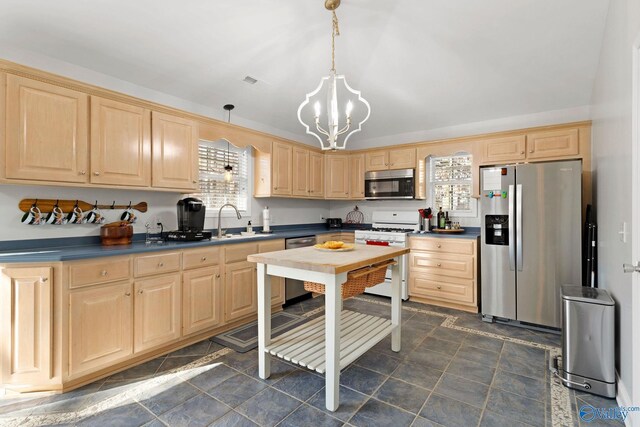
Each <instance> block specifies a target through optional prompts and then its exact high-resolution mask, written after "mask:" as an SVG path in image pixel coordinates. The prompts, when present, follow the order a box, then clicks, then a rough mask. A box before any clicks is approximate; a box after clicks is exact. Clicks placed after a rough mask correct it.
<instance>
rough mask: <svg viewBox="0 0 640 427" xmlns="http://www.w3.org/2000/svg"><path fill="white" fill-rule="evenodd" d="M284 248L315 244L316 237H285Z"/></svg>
mask: <svg viewBox="0 0 640 427" xmlns="http://www.w3.org/2000/svg"><path fill="white" fill-rule="evenodd" d="M284 244H285V249H296V248H304V247H307V246H313V245H315V244H316V237H315V236H310V237H300V238H295V239H286V240H285V243H284Z"/></svg>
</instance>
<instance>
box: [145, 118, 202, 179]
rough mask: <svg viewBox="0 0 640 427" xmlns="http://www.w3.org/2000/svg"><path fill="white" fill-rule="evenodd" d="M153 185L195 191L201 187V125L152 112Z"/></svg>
mask: <svg viewBox="0 0 640 427" xmlns="http://www.w3.org/2000/svg"><path fill="white" fill-rule="evenodd" d="M151 134H152V166H151V168H152V180H151V182H152V185H153V186H154V187H158V188H169V189H175V190H185V191H194V190H196V189H197V188H198V179H199V171H198V122H196V121H195V120H190V119H185V118H183V117H177V116H173V115H170V114H165V113H159V112H157V111H153V112H152V113H151Z"/></svg>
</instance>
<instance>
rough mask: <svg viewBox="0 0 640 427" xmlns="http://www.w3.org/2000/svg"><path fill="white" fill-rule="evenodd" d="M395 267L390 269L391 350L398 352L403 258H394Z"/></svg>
mask: <svg viewBox="0 0 640 427" xmlns="http://www.w3.org/2000/svg"><path fill="white" fill-rule="evenodd" d="M394 259H395V260H396V262H397V264H396V265H394V266H392V267H391V325H392V327H393V330H392V331H391V350H393V351H400V347H401V344H400V343H401V341H402V337H401V335H400V324H401V323H402V290H401V283H402V278H401V277H400V272H401V271H403V270H404V268H401V267H402V264H403V263H404V256H399V257H396V258H394Z"/></svg>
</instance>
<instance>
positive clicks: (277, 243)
mask: <svg viewBox="0 0 640 427" xmlns="http://www.w3.org/2000/svg"><path fill="white" fill-rule="evenodd" d="M283 250H284V240H281V239H280V240H269V241H266V242H260V243H258V252H260V253H264V252H275V251H283Z"/></svg>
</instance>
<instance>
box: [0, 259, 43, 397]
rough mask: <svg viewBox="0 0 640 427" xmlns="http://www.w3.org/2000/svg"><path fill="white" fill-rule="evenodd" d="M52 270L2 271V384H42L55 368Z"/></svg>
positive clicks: (22, 269)
mask: <svg viewBox="0 0 640 427" xmlns="http://www.w3.org/2000/svg"><path fill="white" fill-rule="evenodd" d="M52 279H53V276H52V269H51V267H33V268H6V269H4V270H1V271H0V334H1V335H0V336H1V337H2V342H1V343H0V345H1V347H2V353H1V355H0V362H1V363H0V366H2V375H1V377H2V381H3V382H4V383H6V384H16V385H20V384H25V385H26V384H38V383H46V382H47V381H49V380H50V379H51V378H52V376H53V374H52V365H53V360H52V358H53V341H52V297H53V291H52V289H53V284H52V282H51V281H52Z"/></svg>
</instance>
